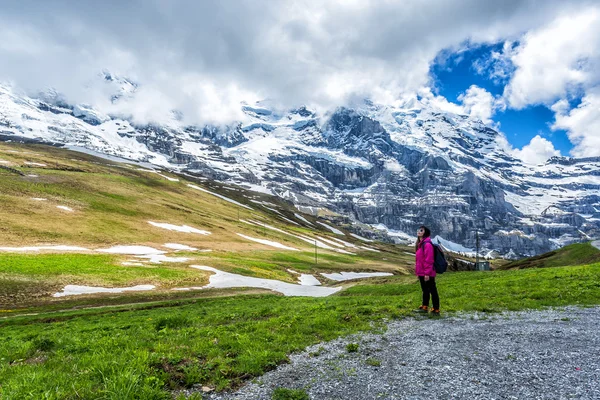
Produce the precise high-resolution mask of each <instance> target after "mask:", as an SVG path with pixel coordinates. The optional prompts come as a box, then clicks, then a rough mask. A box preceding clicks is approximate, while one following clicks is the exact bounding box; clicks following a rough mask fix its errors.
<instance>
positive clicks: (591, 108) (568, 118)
mask: <svg viewBox="0 0 600 400" xmlns="http://www.w3.org/2000/svg"><path fill="white" fill-rule="evenodd" d="M552 110H553V111H554V112H555V118H556V120H555V122H554V124H553V125H552V129H564V130H566V131H567V135H568V136H569V140H570V141H571V142H572V143H573V144H574V145H575V147H574V148H573V150H572V151H571V155H573V156H574V157H597V156H600V86H597V87H595V88H593V89H591V90H590V91H589V93H588V94H587V95H586V96H585V97H583V99H582V101H581V104H579V106H577V107H576V108H574V109H572V110H569V107H568V104H567V103H566V101H564V100H562V101H559V102H557V103H556V104H554V105H553V106H552Z"/></svg>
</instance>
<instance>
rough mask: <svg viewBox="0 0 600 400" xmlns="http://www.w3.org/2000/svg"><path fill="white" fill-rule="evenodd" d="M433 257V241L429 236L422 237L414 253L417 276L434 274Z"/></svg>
mask: <svg viewBox="0 0 600 400" xmlns="http://www.w3.org/2000/svg"><path fill="white" fill-rule="evenodd" d="M434 257H435V256H434V253H433V243H431V240H430V239H429V238H425V239H423V241H422V242H421V244H420V245H419V248H418V249H417V252H416V253H415V259H416V263H415V274H416V275H417V276H425V275H427V276H435V268H433V260H434Z"/></svg>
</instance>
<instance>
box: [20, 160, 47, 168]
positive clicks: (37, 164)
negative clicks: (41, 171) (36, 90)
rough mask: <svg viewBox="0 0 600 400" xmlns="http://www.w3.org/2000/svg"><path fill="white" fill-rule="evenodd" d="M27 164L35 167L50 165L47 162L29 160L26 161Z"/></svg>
mask: <svg viewBox="0 0 600 400" xmlns="http://www.w3.org/2000/svg"><path fill="white" fill-rule="evenodd" d="M25 164H27V165H32V166H34V167H47V166H48V165H46V164H42V163H36V162H29V161H25Z"/></svg>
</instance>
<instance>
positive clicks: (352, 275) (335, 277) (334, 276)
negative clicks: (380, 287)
mask: <svg viewBox="0 0 600 400" xmlns="http://www.w3.org/2000/svg"><path fill="white" fill-rule="evenodd" d="M321 275H323V276H324V277H325V278H327V279H331V280H332V281H337V282H342V281H349V280H351V279H364V278H373V277H376V276H392V275H394V274H392V273H390V272H335V273H331V274H328V273H325V272H321Z"/></svg>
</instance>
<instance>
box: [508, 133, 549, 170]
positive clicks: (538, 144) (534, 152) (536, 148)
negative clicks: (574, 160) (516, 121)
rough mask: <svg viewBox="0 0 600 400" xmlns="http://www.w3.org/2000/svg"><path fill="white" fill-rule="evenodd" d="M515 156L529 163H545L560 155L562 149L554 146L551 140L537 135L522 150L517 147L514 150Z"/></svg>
mask: <svg viewBox="0 0 600 400" xmlns="http://www.w3.org/2000/svg"><path fill="white" fill-rule="evenodd" d="M512 155H513V156H514V157H515V158H519V159H521V160H522V161H523V162H524V163H527V164H533V165H538V164H543V163H544V162H546V161H547V160H548V159H549V158H550V157H555V156H560V151H558V150H556V149H555V148H554V145H553V144H552V142H551V141H549V140H547V139H545V138H543V137H541V136H540V135H536V136H535V137H534V138H533V139H531V142H529V144H528V145H526V146H523V148H522V149H521V150H519V149H515V150H513V151H512Z"/></svg>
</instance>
